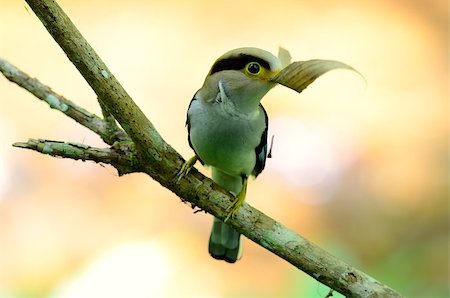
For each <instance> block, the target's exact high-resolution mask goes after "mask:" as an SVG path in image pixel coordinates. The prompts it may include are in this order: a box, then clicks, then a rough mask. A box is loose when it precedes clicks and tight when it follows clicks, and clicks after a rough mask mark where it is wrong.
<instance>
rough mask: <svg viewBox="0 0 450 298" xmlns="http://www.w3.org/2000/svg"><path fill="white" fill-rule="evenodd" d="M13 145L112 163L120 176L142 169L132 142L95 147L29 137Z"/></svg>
mask: <svg viewBox="0 0 450 298" xmlns="http://www.w3.org/2000/svg"><path fill="white" fill-rule="evenodd" d="M13 146H14V147H18V148H24V149H31V150H34V151H37V152H40V153H43V154H48V155H51V156H57V157H63V158H70V159H74V160H82V161H86V160H91V161H94V162H96V163H104V164H110V165H112V166H113V167H115V168H116V169H117V170H118V171H119V175H120V176H121V175H124V174H128V173H133V172H139V171H140V169H139V164H138V163H137V162H136V157H135V152H134V148H133V147H134V146H133V143H132V142H121V143H119V142H117V143H115V144H114V146H113V147H111V148H95V147H91V146H88V145H85V144H80V143H72V142H69V143H64V142H59V141H50V140H43V139H39V140H35V139H29V140H28V141H27V142H18V143H14V144H13Z"/></svg>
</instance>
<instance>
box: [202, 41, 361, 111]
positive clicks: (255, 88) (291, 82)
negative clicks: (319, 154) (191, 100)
mask: <svg viewBox="0 0 450 298" xmlns="http://www.w3.org/2000/svg"><path fill="white" fill-rule="evenodd" d="M278 57H279V58H277V57H275V56H274V55H272V54H271V53H269V52H267V51H264V50H261V49H258V48H239V49H234V50H231V51H229V52H227V53H225V54H223V55H222V56H221V57H219V59H217V60H216V62H214V64H213V66H212V67H211V70H210V71H209V73H208V75H207V76H206V79H205V82H204V83H203V87H202V88H201V89H200V90H199V92H198V95H199V96H200V98H202V99H203V100H205V101H211V102H212V101H215V100H217V99H222V100H227V101H229V102H230V103H231V104H232V105H233V107H234V108H235V109H236V110H238V111H240V112H244V113H247V112H252V111H255V110H256V109H257V107H258V105H259V102H260V101H261V99H262V98H263V97H264V95H266V93H267V92H268V91H269V90H270V89H272V88H273V87H275V86H276V85H277V84H280V85H283V86H285V87H288V88H290V89H292V90H295V91H297V92H299V93H300V92H302V91H303V90H304V89H305V88H306V87H308V86H309V85H310V84H311V83H312V82H314V80H316V79H317V78H318V77H320V76H321V75H323V74H324V73H326V72H328V71H330V70H333V69H349V70H352V71H354V72H356V73H358V74H359V75H361V77H363V78H364V76H363V75H362V74H361V73H360V72H358V71H357V70H355V69H354V68H353V67H351V66H349V65H347V64H345V63H342V62H340V61H335V60H321V59H313V60H307V61H297V62H293V63H291V56H290V54H289V52H288V51H287V50H285V49H283V48H280V49H279V53H278Z"/></svg>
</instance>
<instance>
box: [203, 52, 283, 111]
mask: <svg viewBox="0 0 450 298" xmlns="http://www.w3.org/2000/svg"><path fill="white" fill-rule="evenodd" d="M281 69H282V64H281V62H280V59H278V58H277V57H275V56H274V55H272V54H271V53H269V52H267V51H264V50H261V49H258V48H239V49H234V50H231V51H229V52H227V53H225V54H224V55H222V56H221V57H219V58H218V59H217V60H216V62H215V63H214V64H213V66H212V67H211V70H210V71H209V73H208V75H207V76H206V78H205V82H204V83H203V87H202V88H201V89H200V90H199V93H200V94H199V95H200V96H201V97H202V98H203V99H204V100H207V101H213V100H216V98H217V96H218V95H219V96H220V95H221V94H222V96H224V95H225V96H226V98H227V99H228V100H229V101H231V102H232V104H234V106H235V107H236V108H237V109H239V110H240V111H242V112H247V111H254V110H255V109H256V108H257V107H258V105H259V102H260V101H261V99H262V98H263V97H264V95H265V94H266V93H267V92H268V91H269V90H270V89H271V88H273V87H274V86H275V85H276V83H275V82H273V80H272V79H273V77H274V76H276V75H277V74H278V73H279V72H280V71H281Z"/></svg>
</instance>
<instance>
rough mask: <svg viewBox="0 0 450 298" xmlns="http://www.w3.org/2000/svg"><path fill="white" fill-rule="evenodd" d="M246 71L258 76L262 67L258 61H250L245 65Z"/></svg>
mask: <svg viewBox="0 0 450 298" xmlns="http://www.w3.org/2000/svg"><path fill="white" fill-rule="evenodd" d="M245 72H246V73H247V74H249V75H252V76H257V75H259V74H260V73H261V72H262V67H261V65H260V64H259V63H258V62H250V63H247V65H246V66H245Z"/></svg>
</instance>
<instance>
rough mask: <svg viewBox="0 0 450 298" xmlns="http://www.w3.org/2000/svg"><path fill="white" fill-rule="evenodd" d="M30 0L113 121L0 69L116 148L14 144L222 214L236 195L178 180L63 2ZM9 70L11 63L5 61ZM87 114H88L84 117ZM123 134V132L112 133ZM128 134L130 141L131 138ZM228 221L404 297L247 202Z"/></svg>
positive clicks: (325, 267) (337, 273)
mask: <svg viewBox="0 0 450 298" xmlns="http://www.w3.org/2000/svg"><path fill="white" fill-rule="evenodd" d="M26 2H27V3H28V4H29V5H30V7H31V8H32V10H33V11H34V12H35V13H36V15H37V16H38V17H39V19H40V20H41V22H42V23H43V24H44V26H45V27H46V28H47V30H48V32H49V33H50V34H51V35H52V37H53V38H54V39H55V41H56V42H57V43H58V44H59V45H60V46H61V48H62V49H63V50H64V52H65V53H66V54H67V57H68V58H69V59H70V61H72V63H73V64H74V65H75V66H76V67H77V69H78V70H79V72H80V73H81V74H82V75H83V77H84V78H85V79H86V81H87V82H88V83H89V85H90V86H91V87H92V89H93V90H94V92H95V93H96V94H97V97H98V100H99V102H100V104H101V107H102V111H103V112H104V115H106V116H108V117H106V118H107V120H106V121H105V120H103V119H101V118H99V117H97V116H95V115H92V114H90V113H89V112H87V111H84V110H83V109H81V108H79V107H76V106H75V105H74V104H73V103H71V102H69V101H67V100H65V99H64V98H63V97H61V96H57V95H55V93H54V92H53V91H51V89H50V88H49V87H47V86H45V85H42V84H41V85H39V87H38V88H37V89H39V92H38V91H36V90H35V91H32V90H30V89H33V88H27V87H26V84H20V83H19V81H21V79H20V77H21V75H22V74H23V73H21V72H13V73H12V74H11V73H8V71H5V67H3V68H2V67H1V65H5V64H4V61H3V64H2V61H1V60H0V71H2V72H3V73H4V74H5V76H6V77H8V79H10V80H11V81H14V82H16V83H18V84H19V85H20V86H22V87H24V88H26V89H27V90H29V91H30V92H32V93H33V94H35V95H36V96H37V97H39V98H41V99H44V100H45V98H47V99H48V97H49V95H50V96H53V97H55V98H56V99H57V101H56V100H55V99H54V98H51V100H50V101H48V100H46V102H47V103H48V104H49V105H50V106H51V107H53V108H55V109H57V110H59V111H62V112H64V113H66V114H67V115H68V116H70V117H72V118H74V119H75V120H77V119H79V118H80V117H79V116H76V115H73V114H69V113H68V111H70V110H71V108H72V107H76V108H74V109H75V111H77V113H79V112H80V111H82V112H81V114H86V115H89V117H87V120H86V121H85V120H80V121H79V120H77V121H78V122H80V123H81V124H82V125H84V126H86V127H88V128H90V129H91V130H92V131H94V132H96V133H97V134H99V135H101V136H102V138H103V139H104V140H105V142H106V143H108V144H110V145H113V146H112V147H111V148H109V149H99V148H93V147H89V146H85V145H80V144H73V143H61V142H55V141H46V140H29V141H28V142H25V143H16V144H15V146H17V147H22V148H28V149H33V150H36V151H38V152H41V153H45V154H51V155H54V156H61V157H67V158H72V159H82V160H93V161H95V162H103V163H109V164H112V165H113V166H115V167H116V168H117V169H118V170H119V173H122V174H123V173H130V172H145V173H147V174H148V175H150V176H151V177H152V178H153V179H155V180H157V181H158V182H159V183H160V184H161V185H163V186H164V187H166V188H168V189H170V190H171V191H173V192H174V193H175V194H177V195H178V196H179V197H180V198H181V200H183V201H185V202H189V203H190V204H191V205H192V207H197V208H200V209H202V210H204V211H206V212H207V213H210V214H212V215H214V216H216V217H218V218H220V219H222V220H223V219H224V218H225V217H226V215H227V211H226V209H227V207H228V206H229V204H230V201H231V200H232V199H233V197H232V196H231V195H230V194H229V193H228V192H226V191H225V190H223V189H222V188H220V187H219V186H217V185H216V184H214V183H213V182H212V181H211V180H210V179H209V178H207V177H205V176H203V175H202V174H200V173H199V172H198V171H196V170H195V169H193V170H192V171H191V172H190V173H189V175H187V176H186V177H185V178H183V179H181V181H180V182H179V183H178V184H177V183H176V180H177V179H176V174H177V172H178V171H179V169H180V167H181V165H182V164H183V159H182V158H181V156H180V155H179V154H178V153H177V152H176V151H175V150H174V149H173V148H172V147H171V146H170V145H168V144H167V143H166V142H165V141H164V140H163V139H162V138H161V136H160V135H159V133H158V132H157V131H156V129H155V128H154V127H153V125H152V123H151V122H150V121H149V120H148V119H147V118H146V116H145V115H144V114H143V113H142V111H141V110H140V109H139V107H138V106H137V105H136V104H135V103H134V102H133V100H132V99H131V98H130V96H129V95H128V94H127V93H126V91H125V90H124V89H123V87H122V86H121V85H120V84H119V82H118V81H117V80H116V79H115V77H114V76H113V74H112V73H111V72H110V71H109V70H108V68H107V67H106V65H105V64H104V63H103V62H102V60H101V59H100V58H99V57H98V55H97V54H96V53H95V52H94V50H93V49H92V48H91V46H90V45H89V44H88V43H87V41H86V40H85V39H84V38H83V37H82V35H81V34H80V32H79V31H78V30H77V29H76V27H75V26H74V25H73V23H72V22H71V21H70V20H69V18H68V17H67V16H66V15H65V13H64V12H63V11H62V9H61V8H60V7H59V6H58V4H57V3H55V2H54V1H51V0H26ZM8 68H9V69H12V68H11V67H6V69H8ZM22 79H23V78H22ZM39 84H40V83H39ZM40 92H42V94H41V93H40ZM38 94H40V95H38ZM111 116H112V117H114V119H116V120H117V121H118V123H119V124H120V126H121V127H122V128H123V129H124V132H123V131H122V130H120V129H119V128H117V127H116V126H115V122H114V120H113V119H112V118H111ZM81 118H82V119H84V116H83V117H81ZM111 119H112V120H111ZM93 123H94V124H93ZM122 133H123V134H122ZM116 134H119V135H120V137H117V136H116V137H113V136H114V135H116ZM128 138H129V139H131V141H128ZM228 223H229V224H231V225H232V226H233V227H234V228H235V229H236V230H238V231H239V232H240V233H242V234H244V235H245V236H247V237H248V238H250V239H251V240H253V241H255V242H256V243H258V244H260V245H261V246H263V247H265V248H266V249H268V250H270V251H272V252H273V253H274V254H276V255H278V256H279V257H281V258H283V259H285V260H286V261H288V262H289V263H291V264H292V265H294V266H296V267H297V268H299V269H301V270H302V271H304V272H306V273H307V274H309V275H310V276H312V277H313V278H315V279H317V280H318V281H320V282H322V283H324V284H326V285H328V286H330V287H331V288H333V289H335V290H336V291H338V292H340V293H342V294H344V295H346V296H349V297H401V295H400V294H398V293H397V292H395V291H394V290H393V289H391V288H389V287H387V286H386V285H383V284H381V283H379V282H378V281H376V280H374V279H373V278H371V277H370V276H368V275H367V274H365V273H363V272H361V271H359V270H357V269H355V268H353V267H352V266H350V265H348V264H346V263H344V262H343V261H341V260H339V259H337V258H336V257H334V256H332V255H331V254H329V253H328V252H326V251H324V250H323V249H321V248H320V247H318V246H317V245H315V244H313V243H311V242H310V241H308V240H306V239H304V238H303V237H301V236H300V235H298V234H297V233H295V232H294V231H292V230H289V229H288V228H286V227H285V226H283V225H282V224H281V223H279V222H276V221H275V220H273V219H272V218H269V217H268V216H266V215H265V214H263V213H262V212H260V211H258V210H256V209H254V208H252V207H251V206H249V205H248V204H246V203H244V205H243V206H242V208H241V209H240V210H239V212H238V213H237V214H236V216H235V217H234V218H232V219H230V220H229V221H228Z"/></svg>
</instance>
